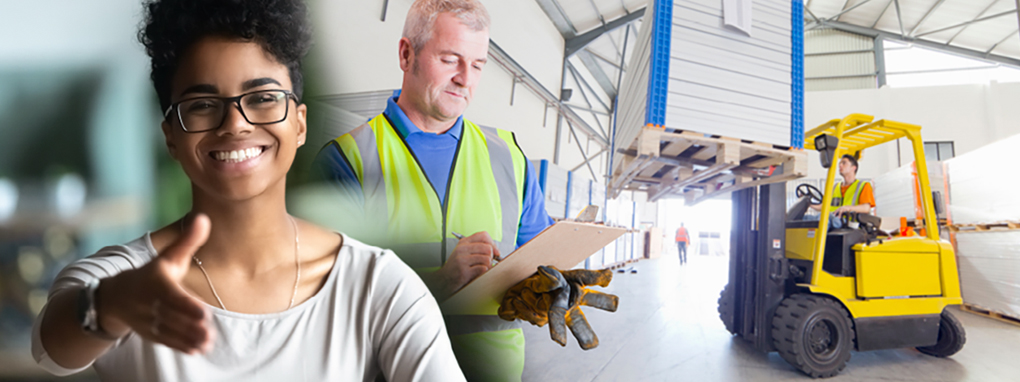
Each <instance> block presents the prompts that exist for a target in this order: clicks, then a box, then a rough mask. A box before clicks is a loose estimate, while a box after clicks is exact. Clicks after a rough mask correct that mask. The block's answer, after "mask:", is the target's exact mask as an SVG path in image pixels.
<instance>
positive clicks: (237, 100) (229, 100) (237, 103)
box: [163, 89, 301, 133]
mask: <svg viewBox="0 0 1020 382" xmlns="http://www.w3.org/2000/svg"><path fill="white" fill-rule="evenodd" d="M269 91H274V92H283V93H284V94H286V95H287V98H290V99H293V100H294V103H295V104H300V103H301V101H300V100H299V99H298V97H297V95H295V94H294V92H292V91H290V90H284V89H263V90H255V91H251V92H247V93H243V94H240V95H237V96H234V97H215V96H202V97H192V98H188V99H182V100H180V101H177V102H174V103H172V104H170V107H168V108H166V111H165V112H163V119H164V120H166V121H167V122H170V120H169V118H170V112H172V111H174V109H176V110H177V113H176V114H177V121H179V122H180V125H181V130H184V132H185V133H204V132H206V131H215V130H219V128H220V127H222V126H223V121H225V120H226V119H227V112H226V111H225V112H223V117H222V119H221V120H220V123H219V124H218V125H216V127H214V128H212V129H209V130H201V131H189V130H188V128H187V127H184V118H181V108H180V105H181V104H182V103H184V102H188V101H194V100H196V99H218V100H221V101H223V104H224V105H228V104H233V105H234V107H236V108H237V111H238V112H240V113H241V117H242V118H244V121H245V122H248V123H250V124H252V125H272V124H274V123H280V122H283V121H286V120H287V117H288V116H289V115H290V101H287V103H286V106H284V107H285V109H284V111H283V118H280V120H278V121H274V122H259V123H255V122H252V121H251V120H249V119H248V115H247V114H245V113H244V108H243V107H241V99H242V98H244V97H246V96H249V95H252V94H255V93H262V92H269Z"/></svg>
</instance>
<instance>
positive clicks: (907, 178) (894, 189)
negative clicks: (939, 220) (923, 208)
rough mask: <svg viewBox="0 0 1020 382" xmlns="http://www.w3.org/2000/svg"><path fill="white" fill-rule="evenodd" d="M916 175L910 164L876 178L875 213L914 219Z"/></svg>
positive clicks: (874, 184) (889, 217) (883, 216)
mask: <svg viewBox="0 0 1020 382" xmlns="http://www.w3.org/2000/svg"><path fill="white" fill-rule="evenodd" d="M913 182H914V175H913V173H912V172H911V167H910V165H906V166H903V167H900V168H898V169H895V170H892V171H889V172H887V173H885V174H882V175H879V176H878V177H876V178H875V181H874V183H872V186H874V187H875V188H874V191H875V215H877V216H879V217H882V218H884V219H898V218H900V217H905V218H907V219H913V218H914V217H915V216H917V212H915V211H914V204H915V201H914V183H913Z"/></svg>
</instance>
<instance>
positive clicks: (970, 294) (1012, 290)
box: [956, 230, 1020, 318]
mask: <svg viewBox="0 0 1020 382" xmlns="http://www.w3.org/2000/svg"><path fill="white" fill-rule="evenodd" d="M956 246H957V262H958V264H959V269H960V288H961V290H962V291H963V301H964V302H965V303H967V304H973V305H977V306H979V307H981V308H984V309H988V310H992V311H997V312H999V313H1004V314H1006V315H1009V316H1012V317H1017V318H1020V230H1013V231H983V232H973V231H970V232H958V233H957V234H956Z"/></svg>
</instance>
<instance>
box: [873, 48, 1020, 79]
mask: <svg viewBox="0 0 1020 382" xmlns="http://www.w3.org/2000/svg"><path fill="white" fill-rule="evenodd" d="M883 44H884V47H885V70H886V83H887V84H889V86H891V87H894V88H896V87H916V86H939V85H963V84H988V83H991V82H992V81H995V82H1020V69H1018V68H1016V67H1012V66H1009V65H1002V64H999V63H996V62H993V61H988V60H982V59H979V58H975V57H968V56H960V55H955V54H951V53H946V52H943V51H939V50H935V49H931V48H926V47H923V46H918V45H913V44H908V43H901V42H896V41H890V40H885V42H884V43H883Z"/></svg>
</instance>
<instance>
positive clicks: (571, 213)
mask: <svg viewBox="0 0 1020 382" xmlns="http://www.w3.org/2000/svg"><path fill="white" fill-rule="evenodd" d="M569 192H570V195H569V197H568V200H569V201H570V204H569V208H568V211H567V218H569V219H573V218H576V217H577V214H579V213H581V210H583V209H584V207H587V206H588V201H589V199H590V198H591V180H588V179H585V178H583V177H580V176H577V175H574V173H570V190H569Z"/></svg>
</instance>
